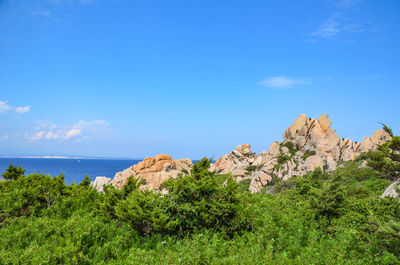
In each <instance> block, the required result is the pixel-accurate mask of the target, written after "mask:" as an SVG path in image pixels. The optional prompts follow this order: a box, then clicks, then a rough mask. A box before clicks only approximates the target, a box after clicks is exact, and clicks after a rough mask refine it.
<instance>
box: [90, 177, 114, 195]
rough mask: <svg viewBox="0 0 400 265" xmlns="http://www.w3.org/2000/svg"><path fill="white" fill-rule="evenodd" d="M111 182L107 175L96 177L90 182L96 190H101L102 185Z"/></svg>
mask: <svg viewBox="0 0 400 265" xmlns="http://www.w3.org/2000/svg"><path fill="white" fill-rule="evenodd" d="M111 182H112V179H110V178H107V177H96V178H95V180H94V181H93V182H91V183H90V184H91V185H92V186H93V188H95V189H96V190H97V191H98V192H103V187H104V185H108V184H110V183H111Z"/></svg>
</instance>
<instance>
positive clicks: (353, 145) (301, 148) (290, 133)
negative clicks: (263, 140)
mask: <svg viewBox="0 0 400 265" xmlns="http://www.w3.org/2000/svg"><path fill="white" fill-rule="evenodd" d="M331 125H332V122H331V120H330V119H329V118H328V115H326V114H323V115H322V116H320V117H319V118H318V119H315V118H314V119H311V118H307V116H306V115H305V114H301V115H300V116H299V117H298V118H297V119H296V120H295V121H294V122H293V124H292V125H291V126H290V127H288V128H287V129H286V130H285V131H284V133H283V141H282V142H274V143H272V144H271V146H270V147H269V149H268V151H267V152H265V151H263V152H261V153H260V154H258V155H255V154H254V153H252V152H251V149H250V145H248V144H247V145H242V146H238V147H237V148H236V150H235V151H233V152H232V153H230V154H228V155H224V156H223V157H221V158H220V159H218V160H217V162H216V163H215V164H214V165H213V166H212V170H216V172H217V173H221V174H226V173H229V172H230V173H232V175H233V176H235V177H236V178H237V180H238V181H239V182H240V181H242V180H244V179H247V178H248V179H251V182H250V187H249V189H250V191H251V192H259V191H260V190H261V189H262V188H263V187H265V186H266V185H268V184H269V183H270V182H271V181H272V180H273V179H274V178H278V179H283V180H287V179H289V178H291V177H293V176H302V175H305V174H306V173H308V172H311V171H313V170H314V169H315V168H316V167H320V168H323V169H324V170H325V171H333V170H335V169H336V168H337V166H338V162H339V161H350V160H353V159H354V158H355V157H356V156H358V155H360V154H362V153H365V152H368V151H370V150H376V148H377V147H378V146H379V145H381V144H383V143H385V142H387V141H390V140H391V136H390V135H389V133H387V132H385V131H383V130H382V129H380V130H377V131H376V132H375V133H374V134H373V135H372V136H371V137H368V136H366V137H364V139H363V140H362V141H361V143H357V142H353V141H351V140H350V139H348V138H347V139H344V138H340V137H339V136H338V135H337V134H336V132H335V130H333V129H332V128H331ZM240 150H246V151H245V153H243V151H240Z"/></svg>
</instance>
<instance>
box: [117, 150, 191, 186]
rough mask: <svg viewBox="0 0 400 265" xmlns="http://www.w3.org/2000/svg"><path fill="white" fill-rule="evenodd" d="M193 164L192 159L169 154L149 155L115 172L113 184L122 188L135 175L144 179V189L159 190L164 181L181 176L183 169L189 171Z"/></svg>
mask: <svg viewBox="0 0 400 265" xmlns="http://www.w3.org/2000/svg"><path fill="white" fill-rule="evenodd" d="M192 166H193V163H192V161H191V160H190V159H181V160H174V159H172V158H171V157H170V156H169V155H157V156H155V157H147V158H145V159H144V160H143V161H142V162H139V163H137V164H136V165H133V166H131V167H129V168H127V169H125V170H124V171H121V172H118V173H117V174H115V177H114V179H113V181H112V185H113V186H114V187H116V188H118V189H120V188H122V187H123V186H124V185H125V184H126V182H127V180H128V178H129V177H135V178H138V179H140V180H143V184H142V186H141V188H142V189H149V190H157V189H158V188H159V187H160V185H161V184H162V183H163V182H164V181H166V180H167V179H169V178H170V177H172V178H174V179H175V178H177V177H179V176H180V174H181V173H182V170H186V171H188V172H189V171H190V170H191V168H192Z"/></svg>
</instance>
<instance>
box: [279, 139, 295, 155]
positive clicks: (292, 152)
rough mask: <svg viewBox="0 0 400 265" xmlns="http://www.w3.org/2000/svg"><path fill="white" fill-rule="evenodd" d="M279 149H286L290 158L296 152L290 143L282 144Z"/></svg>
mask: <svg viewBox="0 0 400 265" xmlns="http://www.w3.org/2000/svg"><path fill="white" fill-rule="evenodd" d="M281 147H286V148H287V149H289V153H290V155H291V156H294V155H295V154H296V152H297V151H298V150H297V148H296V147H295V146H294V144H293V143H292V142H286V143H282V144H281Z"/></svg>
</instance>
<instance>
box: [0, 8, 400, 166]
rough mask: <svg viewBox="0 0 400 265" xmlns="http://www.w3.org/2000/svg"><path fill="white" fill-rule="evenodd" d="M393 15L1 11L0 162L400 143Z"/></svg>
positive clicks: (363, 11)
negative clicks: (304, 119)
mask: <svg viewBox="0 0 400 265" xmlns="http://www.w3.org/2000/svg"><path fill="white" fill-rule="evenodd" d="M399 26H400V1H398V0H385V1H379V0H376V1H372V0H371V1H367V0H364V1H362V0H337V1H334V0H319V1H314V0H304V1H288V0H282V1H265V0H262V1H255V0H254V1H253V0H250V1H236V0H234V1H232V0H230V1H224V0H220V1H215V0H210V1H209V0H204V1H187V0H182V1H175V0H171V1H161V0H159V1H154V0H47V1H46V0H41V1H39V0H37V1H36V0H26V1H17V0H0V153H1V154H18V155H22V154H35V155H81V156H99V157H130V158H143V157H147V156H154V155H156V154H160V153H164V154H170V155H171V156H172V157H173V158H192V159H199V158H202V157H204V156H206V157H213V158H218V157H220V156H221V155H223V154H225V153H229V152H231V151H232V150H233V149H235V147H236V146H237V145H239V144H245V143H250V144H251V145H252V150H253V151H254V152H257V153H258V152H261V151H262V150H268V147H269V145H270V144H271V143H272V142H273V141H275V140H277V141H281V140H282V132H283V131H284V130H285V129H286V128H287V127H288V126H290V125H291V123H292V122H293V121H294V120H295V119H296V118H297V117H298V116H299V115H300V114H301V113H305V114H306V115H307V116H308V117H319V116H320V115H321V114H323V113H327V114H329V117H330V119H331V120H332V122H333V125H332V128H334V129H336V130H337V131H336V132H337V133H338V134H339V136H340V137H345V138H346V137H349V138H351V139H353V140H355V141H360V140H361V139H362V138H363V137H364V136H365V135H371V134H372V133H373V132H374V131H375V130H377V129H379V128H381V125H380V124H379V123H378V122H383V123H385V124H387V125H388V126H389V127H391V128H392V129H393V131H394V132H395V133H399V131H400V115H399V98H400V86H399V85H400V49H399V47H400V27H399Z"/></svg>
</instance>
